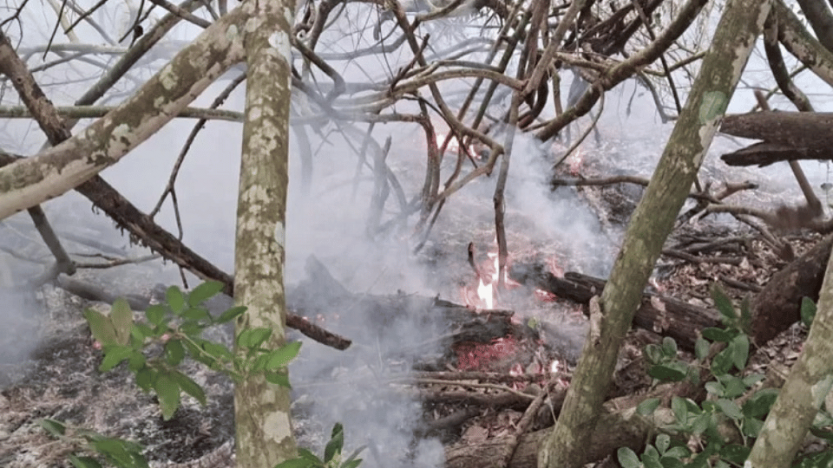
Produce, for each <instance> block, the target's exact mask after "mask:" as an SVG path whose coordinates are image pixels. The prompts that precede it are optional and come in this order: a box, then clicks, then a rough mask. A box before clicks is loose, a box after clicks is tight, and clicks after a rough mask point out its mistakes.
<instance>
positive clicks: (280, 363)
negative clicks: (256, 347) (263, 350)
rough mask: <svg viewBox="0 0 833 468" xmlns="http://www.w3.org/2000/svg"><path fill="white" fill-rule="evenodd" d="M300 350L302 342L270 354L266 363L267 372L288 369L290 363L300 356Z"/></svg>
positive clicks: (284, 346) (294, 342)
mask: <svg viewBox="0 0 833 468" xmlns="http://www.w3.org/2000/svg"><path fill="white" fill-rule="evenodd" d="M300 350H301V342H300V341H293V342H291V343H287V344H285V345H283V346H281V347H280V348H278V349H276V350H274V351H272V352H270V353H269V354H268V356H269V357H268V360H267V361H266V370H276V369H282V368H284V367H286V366H287V364H289V362H290V361H292V360H293V359H295V356H297V355H298V351H300Z"/></svg>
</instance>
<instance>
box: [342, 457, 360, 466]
mask: <svg viewBox="0 0 833 468" xmlns="http://www.w3.org/2000/svg"><path fill="white" fill-rule="evenodd" d="M361 464H362V459H361V458H357V459H355V460H350V461H346V462H344V463H342V464H341V468H356V467H357V466H359V465H361Z"/></svg>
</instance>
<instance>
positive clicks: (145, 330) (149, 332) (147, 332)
mask: <svg viewBox="0 0 833 468" xmlns="http://www.w3.org/2000/svg"><path fill="white" fill-rule="evenodd" d="M133 328H134V329H136V330H139V332H140V333H141V334H142V337H143V339H144V338H146V337H150V336H155V335H156V333H155V332H154V331H153V329H151V328H150V327H149V326H147V325H145V324H144V323H136V324H134V325H133Z"/></svg>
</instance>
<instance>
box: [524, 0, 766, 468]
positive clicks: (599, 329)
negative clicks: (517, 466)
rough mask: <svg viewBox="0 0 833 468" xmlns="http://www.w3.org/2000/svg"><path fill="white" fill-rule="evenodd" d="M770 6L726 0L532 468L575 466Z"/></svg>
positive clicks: (752, 0) (755, 1)
mask: <svg viewBox="0 0 833 468" xmlns="http://www.w3.org/2000/svg"><path fill="white" fill-rule="evenodd" d="M769 10H770V1H768V0H764V1H761V0H731V1H730V2H729V4H728V5H727V7H726V9H725V11H724V13H723V16H722V18H721V20H720V23H719V24H718V26H717V30H716V32H715V36H714V39H713V42H712V47H711V49H710V50H709V53H708V54H707V55H706V57H705V58H704V60H703V64H702V67H701V69H700V73H699V74H698V76H697V79H696V80H695V82H694V85H693V87H692V89H691V93H690V94H689V97H688V101H687V103H686V106H685V108H684V109H683V112H682V113H681V114H680V118H679V120H678V121H677V124H676V125H675V126H674V131H673V133H672V134H671V137H670V139H669V141H668V144H667V146H666V148H665V151H664V153H663V155H662V159H661V160H660V162H659V165H658V167H657V169H656V171H655V172H654V175H653V177H652V179H651V183H650V184H649V185H648V189H647V190H646V192H645V195H644V196H643V197H642V200H641V201H640V203H639V206H638V207H637V208H636V211H635V212H634V214H633V217H632V218H631V222H630V224H629V226H628V230H627V233H626V234H625V240H624V242H623V244H622V248H621V250H620V251H619V255H618V257H617V258H616V262H615V264H614V266H613V271H612V273H611V275H610V280H609V281H608V283H607V285H606V287H605V289H604V291H603V293H602V296H601V300H600V304H599V308H600V310H599V313H598V314H597V315H598V321H597V323H596V324H595V325H593V326H591V329H590V334H589V337H588V339H587V341H586V342H585V345H584V350H583V353H582V356H581V360H580V361H579V364H578V368H577V369H576V372H575V375H574V376H573V381H572V384H571V387H570V390H569V392H568V394H567V398H566V400H565V402H564V407H563V410H562V412H561V417H560V418H559V420H558V423H557V424H556V426H555V429H554V430H553V432H552V435H551V436H550V437H549V438H548V439H547V441H546V442H545V443H544V444H543V446H542V447H541V450H540V452H539V462H538V466H539V467H541V468H544V467H547V468H576V467H578V466H581V461H580V460H581V457H580V453H581V451H582V450H584V444H586V443H587V441H588V440H590V434H591V433H592V431H593V428H594V427H595V424H596V419H597V418H598V416H599V412H600V411H601V407H602V403H603V401H604V397H605V395H606V394H607V391H608V387H609V385H610V380H611V377H612V375H613V370H614V367H615V365H616V357H617V355H618V352H619V347H620V346H621V344H622V340H623V339H624V337H625V334H626V333H627V331H628V329H629V328H630V325H631V321H632V320H633V315H634V313H635V311H636V309H637V307H638V305H639V302H640V300H641V299H642V290H643V288H644V287H645V284H646V283H647V281H648V278H649V276H650V275H651V271H652V270H653V268H654V264H655V263H656V261H657V258H658V257H659V255H660V251H661V249H662V245H663V243H664V242H665V239H666V238H667V237H668V234H669V233H670V232H671V229H672V227H673V225H674V220H675V219H676V216H677V214H678V213H679V211H680V208H681V207H682V205H683V202H684V201H685V198H686V196H687V195H688V193H689V190H691V185H692V183H693V182H694V179H695V177H696V175H697V172H698V170H699V169H700V165H701V163H702V161H703V157H704V156H705V154H706V150H707V149H708V147H709V145H710V144H711V141H712V139H713V137H714V134H715V132H716V131H717V127H718V125H719V124H720V120H721V118H722V117H723V114H724V112H725V110H726V106H727V104H728V102H729V99H730V97H731V96H732V93H733V92H734V89H735V85H736V84H737V82H738V79H739V78H740V74H741V72H742V71H743V68H744V67H745V65H746V62H747V59H748V58H749V54H750V51H751V50H752V47H753V46H754V44H755V39H756V38H757V37H758V35H759V34H760V33H761V30H762V29H763V24H764V19H765V18H766V16H767V14H768V13H769ZM591 323H592V319H591Z"/></svg>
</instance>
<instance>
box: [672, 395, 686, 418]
mask: <svg viewBox="0 0 833 468" xmlns="http://www.w3.org/2000/svg"><path fill="white" fill-rule="evenodd" d="M671 411H672V412H673V413H674V418H676V419H677V422H679V423H680V424H683V425H685V423H686V421H688V406H687V405H686V404H685V400H683V399H682V398H680V397H674V398H672V399H671Z"/></svg>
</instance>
